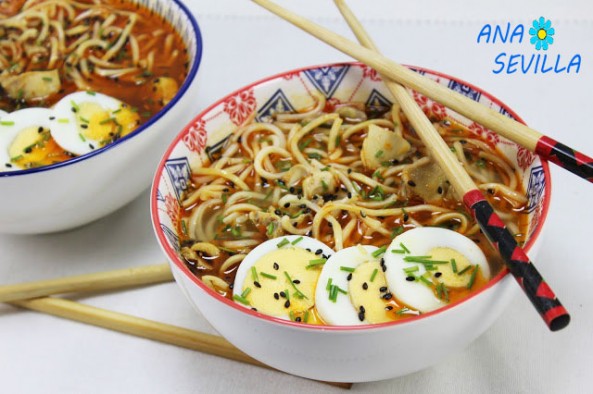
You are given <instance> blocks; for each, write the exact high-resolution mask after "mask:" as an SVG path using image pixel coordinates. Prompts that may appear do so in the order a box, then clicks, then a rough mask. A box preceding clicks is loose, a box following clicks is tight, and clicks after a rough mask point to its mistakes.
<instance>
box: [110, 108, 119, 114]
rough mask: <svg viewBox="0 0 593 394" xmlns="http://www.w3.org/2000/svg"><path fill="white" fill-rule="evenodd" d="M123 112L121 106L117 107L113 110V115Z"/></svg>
mask: <svg viewBox="0 0 593 394" xmlns="http://www.w3.org/2000/svg"><path fill="white" fill-rule="evenodd" d="M120 112H121V108H118V109H116V110H115V111H111V115H115V114H117V113H120Z"/></svg>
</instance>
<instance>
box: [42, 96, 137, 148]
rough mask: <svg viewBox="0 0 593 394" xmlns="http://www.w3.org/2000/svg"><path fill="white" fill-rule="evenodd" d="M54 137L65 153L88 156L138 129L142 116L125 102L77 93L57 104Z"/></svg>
mask: <svg viewBox="0 0 593 394" xmlns="http://www.w3.org/2000/svg"><path fill="white" fill-rule="evenodd" d="M53 111H54V113H53V116H52V119H51V124H50V128H51V134H52V136H53V138H54V139H55V140H56V142H57V143H58V144H59V145H60V146H61V147H62V148H64V149H65V150H67V151H69V152H72V153H74V154H76V155H84V154H86V153H89V152H92V151H93V150H95V149H98V148H100V147H102V146H104V145H107V144H109V143H110V142H112V141H114V140H115V139H117V138H121V137H123V136H125V135H127V134H129V133H130V132H131V131H133V130H134V129H136V127H138V125H139V124H140V116H139V115H138V113H137V112H135V111H133V110H132V109H131V108H130V107H129V106H127V105H126V104H124V103H122V102H121V101H119V100H117V99H115V98H113V97H110V96H107V95H104V94H101V93H96V92H91V91H86V92H76V93H72V94H69V95H67V96H65V97H64V98H62V99H61V100H60V101H58V103H57V104H56V105H55V107H54V109H53Z"/></svg>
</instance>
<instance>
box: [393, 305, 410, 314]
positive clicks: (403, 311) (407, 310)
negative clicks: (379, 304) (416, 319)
mask: <svg viewBox="0 0 593 394" xmlns="http://www.w3.org/2000/svg"><path fill="white" fill-rule="evenodd" d="M409 311H410V310H409V309H408V308H406V307H405V306H404V307H403V308H402V309H398V310H397V311H395V313H396V314H398V315H403V314H404V313H406V312H409Z"/></svg>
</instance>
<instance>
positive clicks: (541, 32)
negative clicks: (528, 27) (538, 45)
mask: <svg viewBox="0 0 593 394" xmlns="http://www.w3.org/2000/svg"><path fill="white" fill-rule="evenodd" d="M547 36H548V32H546V30H545V29H539V30H538V31H537V38H539V39H540V40H543V39H545V38H546V37H547Z"/></svg>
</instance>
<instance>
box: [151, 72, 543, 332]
mask: <svg viewBox="0 0 593 394" xmlns="http://www.w3.org/2000/svg"><path fill="white" fill-rule="evenodd" d="M361 64H362V63H359V62H340V63H329V64H322V65H317V66H309V67H302V68H299V69H294V70H290V71H287V72H283V73H280V74H276V75H273V76H270V77H267V78H264V79H261V80H259V81H256V82H254V83H252V84H250V85H247V86H244V87H242V88H240V89H237V90H235V91H234V92H232V93H230V94H228V95H226V96H225V97H223V98H221V99H220V100H218V101H216V102H215V103H213V104H212V105H210V106H209V107H207V108H206V109H204V110H203V111H202V112H201V113H200V114H198V115H197V116H196V117H195V118H194V119H193V120H192V121H191V122H190V123H189V124H188V125H186V126H185V127H184V128H183V130H182V131H181V133H179V134H178V135H177V136H176V137H175V139H174V140H173V141H172V143H171V145H170V146H169V147H168V148H167V151H166V152H165V154H164V156H163V158H162V159H161V162H160V163H159V166H158V167H157V171H156V174H155V176H154V179H153V183H152V187H151V195H150V200H151V201H150V209H151V218H152V224H153V228H154V231H155V233H156V235H157V238H158V241H159V243H160V245H161V247H162V249H163V251H164V252H165V253H166V255H167V257H168V258H169V260H170V261H172V262H174V264H175V265H176V266H177V268H179V269H180V270H181V271H182V272H183V274H184V275H186V276H187V277H189V278H190V280H191V281H192V282H193V283H195V284H196V285H197V286H198V287H200V288H201V289H202V290H204V291H205V292H206V293H207V294H209V295H210V296H212V297H214V298H215V299H217V300H219V301H220V302H222V303H224V304H226V305H227V306H229V307H231V308H234V309H236V310H238V311H240V312H242V313H246V314H248V315H251V316H253V317H256V318H259V319H263V320H266V321H268V322H270V323H275V324H280V325H284V326H289V327H294V328H297V327H298V328H300V329H307V330H319V331H355V330H373V329H381V328H385V327H391V326H393V325H399V324H410V323H413V322H416V321H418V320H421V319H422V320H424V319H427V318H430V317H431V316H435V315H437V314H440V313H444V312H446V311H448V310H450V309H452V308H455V307H456V306H458V305H460V304H463V303H464V302H466V301H468V300H470V299H472V298H474V297H477V296H478V295H480V294H482V293H484V292H486V291H488V290H489V289H491V288H492V287H493V286H494V285H496V284H498V283H499V282H500V281H501V280H502V279H503V278H504V277H505V276H506V275H507V274H508V273H509V271H508V269H507V268H506V267H503V268H502V270H501V271H500V272H499V273H498V274H497V275H496V276H495V277H494V278H492V279H491V280H490V281H489V282H488V284H487V285H486V286H484V287H483V288H481V289H480V290H478V291H477V292H475V293H472V294H471V295H469V296H468V297H466V298H464V299H462V300H460V301H458V302H455V303H452V304H449V305H447V306H444V307H442V308H439V309H436V310H434V311H432V312H428V313H423V314H421V315H418V316H412V317H409V318H406V319H401V320H396V321H392V322H387V323H380V324H364V325H356V326H330V325H313V324H305V323H299V322H293V321H290V320H284V319H280V318H277V317H273V316H269V315H265V314H263V313H259V312H256V311H253V310H251V309H248V308H245V307H243V306H240V305H238V304H237V303H235V302H233V301H232V300H229V299H228V298H226V297H223V296H221V295H220V294H218V293H217V292H215V291H214V290H212V289H211V288H210V287H208V286H206V285H205V284H204V283H203V282H202V281H201V280H200V279H198V277H196V276H195V275H194V274H193V273H191V271H190V270H189V269H188V268H187V266H186V265H185V263H184V262H183V261H182V260H181V259H180V258H179V256H178V255H177V253H176V252H175V250H173V249H172V248H171V247H170V246H169V244H168V241H167V239H166V238H165V235H164V234H163V231H162V230H161V227H160V225H161V221H160V218H159V213H158V211H159V210H158V209H157V191H158V187H159V183H160V179H161V177H162V174H163V170H164V168H165V163H166V161H167V160H168V158H169V155H170V154H171V152H172V151H173V150H174V149H175V148H176V147H177V145H178V144H179V142H180V141H181V139H182V138H183V137H184V136H185V135H186V134H187V133H188V131H189V130H190V128H191V126H192V125H193V124H195V123H196V122H197V121H198V119H200V118H202V117H203V116H204V115H205V114H207V113H209V112H210V111H211V110H212V109H213V108H215V107H216V106H218V105H220V104H221V103H222V102H224V101H225V100H226V99H227V98H228V97H231V96H235V95H237V94H238V93H239V92H242V91H245V90H247V89H250V88H253V87H255V86H258V85H262V84H264V83H266V82H269V81H272V80H275V79H280V78H284V77H285V76H287V75H291V74H295V73H300V72H303V71H306V70H311V69H317V68H321V67H340V66H350V65H361ZM406 67H408V68H410V69H413V70H414V71H422V72H426V73H429V74H432V75H435V76H438V77H443V78H446V79H448V80H452V81H455V82H458V83H460V84H463V85H465V86H467V87H469V88H471V89H473V90H476V91H478V92H480V93H481V94H482V95H483V96H485V97H486V98H488V100H490V101H492V102H493V103H495V104H496V105H498V106H500V107H501V108H504V109H505V111H507V113H508V114H510V115H511V116H512V117H513V118H514V119H515V120H517V121H518V122H521V123H523V124H525V122H524V121H523V119H521V118H520V117H519V116H518V115H517V114H516V113H515V112H514V111H513V110H512V109H510V108H509V107H508V106H506V105H505V104H504V103H503V102H502V101H500V100H499V99H497V98H496V97H494V96H492V95H491V94H489V93H488V92H485V91H484V90H482V89H480V88H478V87H476V86H475V85H472V84H470V83H467V82H465V81H464V80H462V79H459V78H454V77H451V76H449V75H447V74H444V73H440V72H437V71H432V70H430V69H427V68H422V67H417V66H410V65H406ZM538 157H539V156H538ZM540 160H541V165H542V168H543V171H544V178H545V181H546V188H545V193H544V196H543V205H542V211H541V219H540V221H539V222H538V224H537V226H536V228H535V229H534V231H533V232H532V235H531V238H530V239H529V240H528V241H527V243H526V244H525V246H524V248H523V249H524V250H525V251H526V252H529V250H530V249H531V247H532V246H533V244H534V242H535V240H536V239H537V238H538V236H539V234H540V232H541V230H542V226H543V223H544V222H545V219H546V217H547V215H548V209H549V206H550V198H551V196H550V195H551V179H550V169H549V166H548V162H547V161H545V160H542V159H541V158H540Z"/></svg>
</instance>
